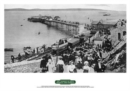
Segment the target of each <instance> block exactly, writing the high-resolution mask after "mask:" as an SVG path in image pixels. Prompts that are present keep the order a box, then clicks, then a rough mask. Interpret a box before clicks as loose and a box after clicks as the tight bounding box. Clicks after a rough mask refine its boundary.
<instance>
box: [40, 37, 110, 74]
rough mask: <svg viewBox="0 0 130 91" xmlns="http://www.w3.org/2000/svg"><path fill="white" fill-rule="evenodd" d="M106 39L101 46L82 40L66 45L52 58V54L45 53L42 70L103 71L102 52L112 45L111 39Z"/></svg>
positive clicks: (59, 71)
mask: <svg viewBox="0 0 130 91" xmlns="http://www.w3.org/2000/svg"><path fill="white" fill-rule="evenodd" d="M108 41H109V40H107V39H106V41H104V42H103V46H102V47H99V46H98V45H96V46H95V45H94V43H87V42H85V41H84V42H82V43H80V44H79V45H78V46H75V47H68V48H67V50H65V51H63V52H60V53H58V54H57V55H56V56H57V57H56V59H54V58H53V57H54V55H53V54H47V55H46V56H44V57H43V59H42V61H41V65H40V67H41V68H42V72H54V73H55V72H58V73H63V72H69V73H78V72H79V70H81V71H82V72H83V73H93V72H104V71H105V68H106V66H105V65H104V64H103V57H102V53H103V52H104V51H105V52H106V51H107V52H108V51H110V48H111V46H112V45H111V41H109V42H108ZM106 46H107V47H108V48H107V47H106ZM108 49H109V50H108ZM54 60H56V61H54Z"/></svg>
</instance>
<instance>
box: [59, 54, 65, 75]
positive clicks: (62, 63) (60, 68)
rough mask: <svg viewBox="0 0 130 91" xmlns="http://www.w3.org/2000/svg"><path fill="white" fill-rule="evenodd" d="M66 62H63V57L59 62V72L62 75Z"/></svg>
mask: <svg viewBox="0 0 130 91" xmlns="http://www.w3.org/2000/svg"><path fill="white" fill-rule="evenodd" d="M64 65H65V64H64V61H63V60H62V57H61V56H60V57H59V59H58V62H57V71H58V72H60V73H63V71H64Z"/></svg>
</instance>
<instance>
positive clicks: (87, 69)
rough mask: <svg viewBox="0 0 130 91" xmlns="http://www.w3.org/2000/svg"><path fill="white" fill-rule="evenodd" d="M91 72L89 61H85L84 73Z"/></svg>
mask: <svg viewBox="0 0 130 91" xmlns="http://www.w3.org/2000/svg"><path fill="white" fill-rule="evenodd" d="M89 72H90V67H89V62H88V61H85V62H84V66H83V73H89Z"/></svg>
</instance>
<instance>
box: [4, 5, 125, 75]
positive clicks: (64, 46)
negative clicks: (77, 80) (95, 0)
mask: <svg viewBox="0 0 130 91" xmlns="http://www.w3.org/2000/svg"><path fill="white" fill-rule="evenodd" d="M126 13H127V11H126V5H125V4H72V5H69V4H68V5H67V4H61V5H60V4H58V5H56V4H51V5H47V4H46V5H42V4H41V5H22V4H21V5H17V4H15V5H13V4H5V5H4V22H5V23H4V36H5V38H4V42H5V45H4V47H5V48H4V73H127V69H126V68H127V67H126V65H127V60H126V49H127V48H126V38H127V37H126V35H127V31H126V25H127V19H126Z"/></svg>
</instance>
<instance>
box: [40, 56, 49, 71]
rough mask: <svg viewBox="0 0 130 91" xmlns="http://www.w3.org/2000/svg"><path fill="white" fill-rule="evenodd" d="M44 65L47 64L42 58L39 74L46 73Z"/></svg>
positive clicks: (46, 69)
mask: <svg viewBox="0 0 130 91" xmlns="http://www.w3.org/2000/svg"><path fill="white" fill-rule="evenodd" d="M46 64H47V60H46V58H45V57H42V60H41V63H40V68H41V72H46V71H48V68H47V67H46Z"/></svg>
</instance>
